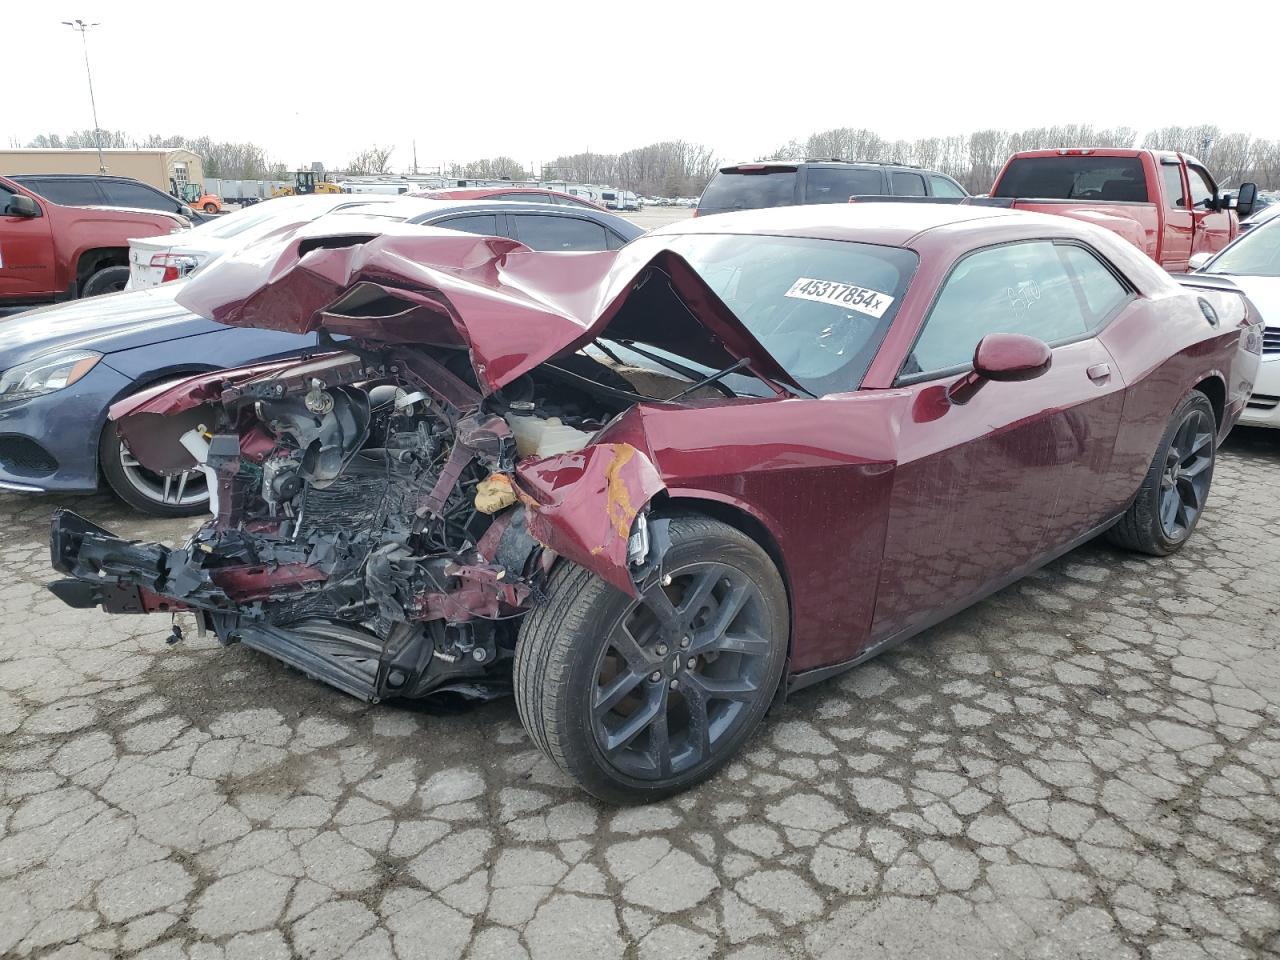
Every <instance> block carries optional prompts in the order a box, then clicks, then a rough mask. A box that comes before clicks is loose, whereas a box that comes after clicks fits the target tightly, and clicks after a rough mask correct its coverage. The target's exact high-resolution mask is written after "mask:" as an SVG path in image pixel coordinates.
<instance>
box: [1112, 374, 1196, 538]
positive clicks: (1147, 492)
mask: <svg viewBox="0 0 1280 960" xmlns="http://www.w3.org/2000/svg"><path fill="white" fill-rule="evenodd" d="M1216 441H1217V418H1216V416H1215V415H1214V412H1213V404H1212V403H1210V402H1209V398H1208V397H1206V396H1205V395H1204V394H1203V393H1201V392H1200V391H1199V390H1192V391H1191V392H1190V393H1189V394H1187V396H1186V397H1184V398H1183V400H1182V402H1181V403H1180V404H1178V408H1177V409H1176V410H1175V411H1174V412H1173V416H1172V417H1171V418H1170V420H1169V427H1168V429H1167V430H1166V431H1165V434H1164V437H1162V438H1161V440H1160V446H1159V447H1158V448H1157V449H1156V455H1155V459H1154V460H1152V461H1151V468H1150V469H1149V470H1148V471H1147V475H1146V477H1145V478H1143V481H1142V486H1141V488H1139V490H1138V495H1137V497H1135V498H1134V501H1133V503H1132V504H1130V505H1129V509H1128V510H1126V511H1125V513H1124V516H1122V517H1121V518H1120V522H1119V523H1117V524H1116V525H1115V526H1114V527H1112V528H1111V529H1110V530H1109V531H1108V533H1107V536H1108V538H1109V539H1110V540H1111V542H1112V543H1114V544H1116V545H1117V546H1121V547H1125V548H1126V549H1129V550H1136V551H1137V552H1139V553H1149V554H1151V555H1152V556H1156V557H1165V556H1168V555H1169V554H1171V553H1175V552H1176V551H1178V550H1181V549H1182V547H1183V545H1184V544H1185V543H1186V542H1187V540H1188V539H1190V537H1191V532H1192V531H1193V530H1194V529H1195V528H1196V524H1197V523H1198V522H1199V521H1200V516H1201V514H1203V513H1204V504H1205V500H1206V499H1207V498H1208V496H1209V487H1210V485H1211V484H1212V482H1213V467H1214V463H1215V457H1216V448H1217V442H1216Z"/></svg>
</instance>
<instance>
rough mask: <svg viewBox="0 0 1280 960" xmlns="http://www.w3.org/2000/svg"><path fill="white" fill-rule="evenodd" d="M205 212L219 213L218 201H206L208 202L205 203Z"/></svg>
mask: <svg viewBox="0 0 1280 960" xmlns="http://www.w3.org/2000/svg"><path fill="white" fill-rule="evenodd" d="M204 212H205V213H217V212H218V205H217V204H216V203H206V204H205V205H204Z"/></svg>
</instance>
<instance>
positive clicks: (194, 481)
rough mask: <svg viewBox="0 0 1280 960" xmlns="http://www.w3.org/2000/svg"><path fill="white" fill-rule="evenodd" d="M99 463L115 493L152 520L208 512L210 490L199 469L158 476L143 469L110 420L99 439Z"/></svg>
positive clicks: (103, 474) (192, 515)
mask: <svg viewBox="0 0 1280 960" xmlns="http://www.w3.org/2000/svg"><path fill="white" fill-rule="evenodd" d="M98 464H99V465H100V467H101V468H102V476H103V477H104V478H105V479H106V481H107V485H108V486H109V487H110V488H111V491H112V493H114V494H115V495H116V496H117V497H119V498H120V499H121V500H123V501H124V502H125V503H127V504H128V505H129V506H131V507H133V508H134V509H135V510H139V511H141V512H142V513H147V514H150V515H151V516H153V517H194V516H197V515H198V514H201V513H208V512H209V487H208V483H207V482H206V480H205V476H204V474H203V473H202V472H200V470H198V469H194V468H193V469H191V470H183V471H179V472H177V473H174V474H169V475H166V474H156V473H153V472H151V471H150V470H147V469H146V468H145V467H143V466H142V464H140V463H139V462H138V460H137V458H135V457H134V456H133V455H132V454H131V453H130V452H129V448H128V447H127V446H126V445H125V443H124V441H123V440H121V439H120V435H119V433H117V431H116V425H115V424H114V423H112V422H111V421H109V420H108V421H107V424H106V426H104V427H103V428H102V434H101V436H100V437H99V438H98Z"/></svg>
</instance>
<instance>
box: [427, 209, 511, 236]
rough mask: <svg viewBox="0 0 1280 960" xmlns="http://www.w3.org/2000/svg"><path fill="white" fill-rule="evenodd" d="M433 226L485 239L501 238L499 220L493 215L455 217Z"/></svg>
mask: <svg viewBox="0 0 1280 960" xmlns="http://www.w3.org/2000/svg"><path fill="white" fill-rule="evenodd" d="M433 226H437V227H444V228H445V229H446V230H461V231H462V232H463V233H478V234H480V235H481V236H483V237H500V236H502V234H500V233H499V232H498V218H497V216H496V215H495V214H492V213H478V214H475V215H473V216H470V217H454V218H453V219H452V220H441V221H440V222H438V223H436V224H433Z"/></svg>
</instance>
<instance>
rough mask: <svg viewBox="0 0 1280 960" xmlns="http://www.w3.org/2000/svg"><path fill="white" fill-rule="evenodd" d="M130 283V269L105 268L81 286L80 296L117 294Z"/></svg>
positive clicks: (91, 275) (92, 275)
mask: <svg viewBox="0 0 1280 960" xmlns="http://www.w3.org/2000/svg"><path fill="white" fill-rule="evenodd" d="M128 282H129V268H128V267H103V268H102V269H101V270H99V271H98V272H97V273H93V274H90V276H89V279H88V280H86V281H85V282H84V283H83V284H82V285H81V286H80V296H82V297H96V296H98V295H99V294H103V293H117V292H118V291H120V290H123V289H124V285H125V284H126V283H128Z"/></svg>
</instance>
